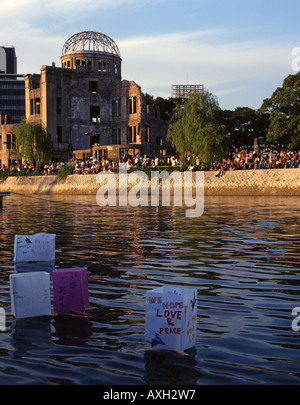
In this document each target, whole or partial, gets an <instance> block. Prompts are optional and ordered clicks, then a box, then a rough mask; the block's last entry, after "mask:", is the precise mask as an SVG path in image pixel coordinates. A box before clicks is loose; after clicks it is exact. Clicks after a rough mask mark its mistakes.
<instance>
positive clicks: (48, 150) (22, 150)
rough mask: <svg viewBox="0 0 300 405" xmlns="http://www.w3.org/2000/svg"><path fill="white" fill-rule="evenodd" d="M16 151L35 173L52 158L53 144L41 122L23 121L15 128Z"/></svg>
mask: <svg viewBox="0 0 300 405" xmlns="http://www.w3.org/2000/svg"><path fill="white" fill-rule="evenodd" d="M15 134H16V144H17V151H18V154H19V156H20V158H21V159H24V160H25V161H27V162H29V163H31V164H32V165H33V167H34V169H35V170H36V171H39V170H41V168H42V165H43V164H45V163H48V162H49V160H51V158H52V153H53V144H52V141H51V138H50V135H49V134H48V132H47V131H46V129H45V127H44V126H43V124H42V122H41V121H35V120H30V119H27V120H26V119H24V120H23V121H22V122H21V123H20V124H19V125H17V126H16V130H15Z"/></svg>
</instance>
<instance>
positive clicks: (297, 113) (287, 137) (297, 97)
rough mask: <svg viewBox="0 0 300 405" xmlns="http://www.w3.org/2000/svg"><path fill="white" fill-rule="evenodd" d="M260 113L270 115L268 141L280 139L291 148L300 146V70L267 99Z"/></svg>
mask: <svg viewBox="0 0 300 405" xmlns="http://www.w3.org/2000/svg"><path fill="white" fill-rule="evenodd" d="M259 111H260V113H267V114H269V117H270V126H269V132H268V135H267V141H268V142H272V141H278V142H280V143H282V144H284V145H285V146H286V147H287V148H289V149H294V148H300V72H299V73H297V74H295V75H289V76H288V77H286V78H285V80H284V82H283V85H282V87H278V88H277V89H276V90H275V91H274V93H273V94H272V97H271V98H269V99H265V100H264V101H263V104H262V106H261V108H260V110H259Z"/></svg>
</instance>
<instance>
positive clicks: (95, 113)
mask: <svg viewBox="0 0 300 405" xmlns="http://www.w3.org/2000/svg"><path fill="white" fill-rule="evenodd" d="M90 121H91V122H96V123H97V122H100V107H99V106H97V105H91V106H90Z"/></svg>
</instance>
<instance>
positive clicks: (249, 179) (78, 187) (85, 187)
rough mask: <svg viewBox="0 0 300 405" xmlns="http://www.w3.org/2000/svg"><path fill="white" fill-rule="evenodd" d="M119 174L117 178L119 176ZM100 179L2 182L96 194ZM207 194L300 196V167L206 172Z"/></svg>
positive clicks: (24, 189)
mask: <svg viewBox="0 0 300 405" xmlns="http://www.w3.org/2000/svg"><path fill="white" fill-rule="evenodd" d="M115 176H116V179H117V178H118V175H117V174H116V175H115ZM193 176H194V177H195V173H193ZM96 178H97V175H96V174H87V175H84V174H78V175H76V174H74V175H70V176H68V177H67V178H66V180H65V181H59V180H58V179H57V177H56V176H54V175H52V176H20V177H17V176H15V177H13V176H11V177H8V178H7V179H6V180H5V181H2V182H0V192H11V193H14V192H15V193H21V194H78V195H83V194H92V195H93V194H96V193H97V190H98V189H99V188H100V184H98V183H97V182H96ZM116 183H117V184H118V180H117V181H116ZM128 189H130V187H128ZM149 189H150V183H149ZM204 193H205V195H233V196H238V195H242V196H247V195H257V196H259V195H260V196H262V195H266V196H267V195H280V196H287V195H290V196H296V195H300V168H295V169H290V168H289V169H260V170H237V171H228V172H226V174H225V175H224V176H223V177H216V172H204Z"/></svg>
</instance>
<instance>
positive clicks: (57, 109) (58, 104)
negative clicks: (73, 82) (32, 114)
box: [56, 97, 62, 115]
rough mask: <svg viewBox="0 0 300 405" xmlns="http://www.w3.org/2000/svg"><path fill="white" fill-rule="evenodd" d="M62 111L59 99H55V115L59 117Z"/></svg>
mask: <svg viewBox="0 0 300 405" xmlns="http://www.w3.org/2000/svg"><path fill="white" fill-rule="evenodd" d="M61 111H62V104H61V97H57V99H56V114H58V115H60V114H61Z"/></svg>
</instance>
